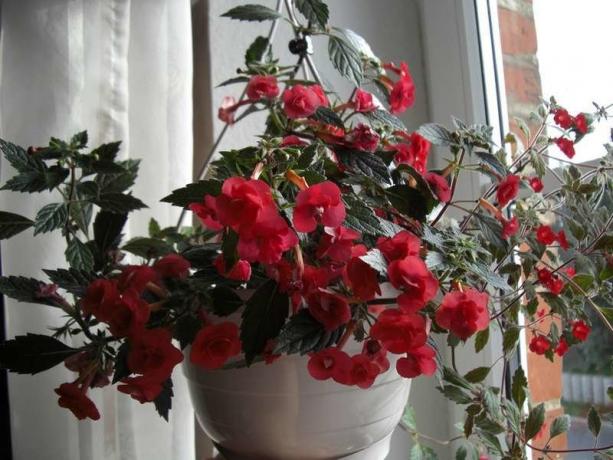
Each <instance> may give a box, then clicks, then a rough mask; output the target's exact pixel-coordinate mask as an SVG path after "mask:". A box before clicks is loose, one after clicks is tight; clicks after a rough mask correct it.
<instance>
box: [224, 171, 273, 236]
mask: <svg viewBox="0 0 613 460" xmlns="http://www.w3.org/2000/svg"><path fill="white" fill-rule="evenodd" d="M270 215H272V216H276V215H277V208H276V206H275V204H274V201H273V198H272V193H271V191H270V187H269V186H268V184H267V183H266V182H264V181H261V180H253V179H249V180H248V179H245V178H243V177H230V178H229V179H226V180H225V181H224V183H223V185H222V187H221V194H220V195H219V196H218V197H217V216H218V218H219V222H221V223H222V224H223V225H225V226H228V227H232V229H233V230H234V231H236V232H239V233H240V232H241V230H242V227H246V228H251V227H252V226H254V225H256V224H257V222H258V220H262V219H265V218H268V217H269V216H270Z"/></svg>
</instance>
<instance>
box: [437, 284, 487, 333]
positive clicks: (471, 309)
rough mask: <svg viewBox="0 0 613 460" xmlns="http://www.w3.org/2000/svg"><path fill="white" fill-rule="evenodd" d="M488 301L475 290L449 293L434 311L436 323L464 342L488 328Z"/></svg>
mask: <svg viewBox="0 0 613 460" xmlns="http://www.w3.org/2000/svg"><path fill="white" fill-rule="evenodd" d="M488 299H489V296H488V295H487V293H485V292H479V291H477V290H476V289H467V290H465V291H464V292H460V291H452V292H449V293H447V294H445V297H443V300H442V302H441V306H440V307H439V309H438V310H437V311H436V317H435V319H436V323H437V324H438V325H439V326H441V327H443V328H445V329H449V330H450V331H451V332H453V333H454V334H455V335H456V336H458V337H459V338H460V339H462V340H466V339H468V338H469V337H470V336H471V335H473V334H474V333H475V332H477V331H482V330H484V329H487V327H488V326H489V323H490V318H489V311H488V309H487V302H488Z"/></svg>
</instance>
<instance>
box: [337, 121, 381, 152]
mask: <svg viewBox="0 0 613 460" xmlns="http://www.w3.org/2000/svg"><path fill="white" fill-rule="evenodd" d="M345 140H346V141H347V142H348V143H350V144H351V146H352V147H353V148H355V149H358V150H364V151H366V152H374V151H375V150H377V146H378V145H379V135H378V134H377V133H376V132H374V131H373V130H372V129H371V128H370V126H368V125H365V124H363V123H360V124H358V125H357V126H356V127H355V128H353V130H352V131H351V132H350V133H349V134H347V136H346V137H345Z"/></svg>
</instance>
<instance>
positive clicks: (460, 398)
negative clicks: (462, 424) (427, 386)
mask: <svg viewBox="0 0 613 460" xmlns="http://www.w3.org/2000/svg"><path fill="white" fill-rule="evenodd" d="M436 389H437V390H439V391H440V392H441V393H443V395H445V397H446V398H447V399H450V400H451V401H453V402H456V403H458V404H469V403H471V402H472V400H473V398H472V397H471V396H470V395H469V394H468V393H466V392H465V391H463V390H462V389H461V388H458V387H456V386H453V385H444V386H443V387H437V388H436Z"/></svg>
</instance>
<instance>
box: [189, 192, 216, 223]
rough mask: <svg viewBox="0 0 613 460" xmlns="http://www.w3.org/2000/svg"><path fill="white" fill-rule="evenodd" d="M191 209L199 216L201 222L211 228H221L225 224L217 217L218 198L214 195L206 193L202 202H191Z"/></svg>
mask: <svg viewBox="0 0 613 460" xmlns="http://www.w3.org/2000/svg"><path fill="white" fill-rule="evenodd" d="M189 209H190V210H191V211H192V212H193V213H194V214H196V215H197V216H198V218H199V219H200V222H202V224H203V225H204V226H205V227H206V228H208V229H209V230H214V231H217V230H221V229H222V228H223V225H221V223H220V222H219V218H218V217H217V200H216V199H215V197H214V196H211V195H204V199H203V200H202V203H191V204H190V205H189Z"/></svg>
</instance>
